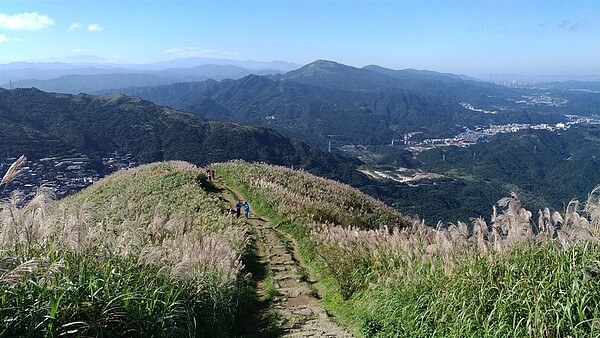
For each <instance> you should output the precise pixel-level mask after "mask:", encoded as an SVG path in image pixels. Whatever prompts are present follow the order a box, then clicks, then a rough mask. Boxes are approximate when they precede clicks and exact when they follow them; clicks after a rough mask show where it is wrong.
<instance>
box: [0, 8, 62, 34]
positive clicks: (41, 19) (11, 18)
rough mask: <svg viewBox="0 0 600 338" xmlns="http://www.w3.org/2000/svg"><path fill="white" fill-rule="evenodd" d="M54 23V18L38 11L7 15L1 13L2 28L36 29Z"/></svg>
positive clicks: (0, 25)
mask: <svg viewBox="0 0 600 338" xmlns="http://www.w3.org/2000/svg"><path fill="white" fill-rule="evenodd" d="M53 23H54V19H52V18H51V17H49V16H47V15H41V14H38V13H36V12H32V13H20V14H14V15H7V14H3V13H0V28H4V29H13V30H23V31H36V30H40V29H44V28H46V27H48V26H50V25H52V24H53Z"/></svg>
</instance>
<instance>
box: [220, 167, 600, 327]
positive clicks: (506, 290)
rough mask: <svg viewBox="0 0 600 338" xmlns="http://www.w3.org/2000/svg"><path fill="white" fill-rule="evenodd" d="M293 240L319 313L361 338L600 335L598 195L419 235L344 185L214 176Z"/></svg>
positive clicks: (235, 172)
mask: <svg viewBox="0 0 600 338" xmlns="http://www.w3.org/2000/svg"><path fill="white" fill-rule="evenodd" d="M216 168H217V171H218V172H219V173H221V174H222V175H223V176H224V177H225V179H226V180H227V181H228V183H229V184H230V185H232V186H235V187H236V188H237V189H239V190H240V191H242V192H243V194H245V196H248V197H249V198H252V200H251V203H253V205H254V206H255V208H256V209H258V210H260V211H261V212H263V213H265V214H268V215H269V216H270V217H272V219H273V220H276V221H277V222H279V225H280V226H281V227H282V228H283V229H284V230H286V231H288V232H290V233H291V234H293V235H294V237H295V238H296V239H297V240H298V241H299V243H300V246H301V251H302V253H303V255H304V256H305V258H306V259H307V260H308V261H309V262H310V264H311V265H312V266H313V268H314V269H315V270H316V271H317V274H318V275H319V277H320V278H319V279H320V280H322V281H323V283H324V284H325V286H326V289H327V296H326V299H325V303H326V305H327V306H328V307H329V308H330V310H333V311H334V312H336V313H337V314H338V315H339V316H341V317H342V318H343V320H344V321H345V322H347V323H350V324H352V323H354V324H358V325H357V330H358V331H359V332H360V333H362V334H364V335H365V336H367V337H389V336H400V337H431V336H438V337H508V336H511V337H565V336H573V337H592V336H598V335H599V334H600V244H599V243H598V240H599V239H600V187H598V188H596V189H594V191H592V192H591V193H590V195H589V198H588V200H587V201H586V203H585V204H583V205H581V204H580V203H578V202H577V201H571V202H570V203H569V204H568V207H567V208H566V210H564V212H562V213H561V212H551V211H550V210H548V209H544V210H541V211H539V216H538V217H533V214H532V213H531V212H530V211H527V210H525V209H524V208H523V205H522V204H521V203H520V201H519V200H518V198H517V197H516V196H511V197H506V198H503V199H501V200H500V201H498V203H497V206H494V208H493V214H492V217H491V224H487V223H486V222H485V220H483V219H482V218H478V219H473V220H472V223H471V224H465V223H458V224H449V225H445V224H441V223H440V224H439V225H438V226H437V227H436V228H432V227H428V226H425V225H424V224H423V223H422V222H420V221H418V220H408V219H406V218H405V217H402V216H401V215H399V214H397V213H396V212H394V211H393V210H392V209H391V208H388V207H386V206H385V205H383V204H381V203H379V202H378V201H376V200H373V199H371V198H369V197H367V196H365V195H363V194H361V193H359V192H357V191H356V190H353V189H351V188H349V187H348V186H346V185H343V184H339V183H336V182H332V181H328V180H324V179H321V178H317V177H314V176H312V175H310V174H308V173H305V172H298V171H293V170H289V169H286V168H282V167H275V166H269V165H257V164H248V163H243V162H230V163H225V164H220V165H217V166H216Z"/></svg>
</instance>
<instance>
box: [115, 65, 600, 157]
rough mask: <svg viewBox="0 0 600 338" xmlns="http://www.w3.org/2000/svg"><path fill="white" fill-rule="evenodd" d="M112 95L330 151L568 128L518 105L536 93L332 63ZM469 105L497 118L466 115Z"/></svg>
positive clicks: (557, 114) (550, 114)
mask: <svg viewBox="0 0 600 338" xmlns="http://www.w3.org/2000/svg"><path fill="white" fill-rule="evenodd" d="M109 92H121V93H125V94H127V95H133V96H139V97H142V98H144V99H147V100H150V101H153V102H155V103H157V104H161V105H167V106H170V107H174V108H176V109H180V110H184V111H189V112H194V113H196V114H199V115H201V116H204V117H207V118H211V119H222V120H232V121H237V122H239V123H250V124H263V125H267V126H270V127H272V128H274V129H276V130H278V131H279V132H281V133H282V134H284V135H286V136H290V137H298V138H300V139H302V140H304V141H306V142H308V143H310V144H313V145H318V146H321V147H323V148H324V147H327V146H328V145H329V142H331V143H332V144H333V145H334V146H339V145H344V144H389V143H391V141H392V140H394V139H402V138H403V135H404V134H405V133H408V132H422V133H424V135H426V136H429V137H439V136H450V135H453V134H455V133H458V132H459V131H461V130H462V128H463V127H464V126H473V125H479V124H490V123H493V124H505V123H541V122H547V123H556V122H560V121H562V120H564V117H563V116H562V115H561V111H560V108H561V107H553V108H548V107H541V106H535V105H528V104H526V103H518V102H521V101H523V96H524V95H537V94H536V93H534V92H533V91H532V90H525V89H515V88H507V87H502V86H498V85H494V84H490V83H485V82H479V81H474V80H471V79H466V78H464V77H460V76H456V75H452V74H442V73H436V72H430V71H416V70H392V69H386V68H381V67H377V66H367V67H364V68H354V67H350V66H346V65H342V64H339V63H335V62H332V61H325V60H319V61H316V62H313V63H311V64H308V65H305V66H303V67H302V68H300V69H297V70H293V71H290V72H287V73H284V74H277V75H272V76H256V75H249V76H246V77H244V78H242V79H239V80H233V81H232V80H224V81H220V82H217V81H214V80H207V81H202V82H188V83H177V84H171V85H160V86H150V87H137V88H121V89H115V90H112V91H109ZM579 95H586V94H584V93H579ZM523 102H524V101H523ZM569 102H570V104H573V103H574V102H575V103H576V102H577V101H576V100H571V101H569ZM464 103H469V104H470V105H471V106H474V107H477V108H481V109H484V110H489V111H494V112H497V113H496V114H485V113H482V112H481V111H477V110H474V109H467V108H466V107H465V104H464ZM588 106H593V105H592V104H591V102H590V104H588ZM574 107H575V106H574ZM586 107H587V106H586ZM596 110H598V108H596ZM570 111H571V112H572V113H573V112H574V111H575V109H571V110H570Z"/></svg>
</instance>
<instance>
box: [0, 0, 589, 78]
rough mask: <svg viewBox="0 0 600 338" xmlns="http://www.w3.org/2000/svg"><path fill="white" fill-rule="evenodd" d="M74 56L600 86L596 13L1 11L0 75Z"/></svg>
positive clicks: (223, 2)
mask: <svg viewBox="0 0 600 338" xmlns="http://www.w3.org/2000/svg"><path fill="white" fill-rule="evenodd" d="M77 55H89V56H95V57H101V58H103V59H105V60H107V61H110V62H114V63H151V62H156V61H164V60H169V59H173V58H182V57H193V56H199V57H212V58H225V59H235V60H255V61H273V60H281V61H287V62H293V63H298V64H307V63H310V62H313V61H315V60H318V59H324V60H332V61H336V62H339V63H343V64H346V65H350V66H354V67H363V66H365V65H370V64H376V65H379V66H382V67H387V68H392V69H406V68H414V69H427V70H434V71H439V72H450V73H456V74H465V75H470V76H481V75H483V74H522V75H570V74H573V75H594V76H596V75H597V76H598V77H600V1H598V0H590V1H545V0H524V1H517V0H511V1H494V0H487V1H483V0H482V1H473V0H471V1H451V0H447V1H428V0H422V1H402V0H398V1H392V0H388V1H366V0H364V1H358V0H350V1H317V0H302V1H299V0H297V1H291V0H271V1H250V0H247V1H229V0H220V1H201V0H195V1H193V0H187V1H186V0H174V1H173V0H171V1H166V0H154V1H153V0H104V1H88V0H77V1H61V0H43V1H27V0H0V64H2V63H9V62H18V61H43V60H50V59H60V58H65V57H72V56H77ZM0 67H1V66H0ZM0 71H1V68H0Z"/></svg>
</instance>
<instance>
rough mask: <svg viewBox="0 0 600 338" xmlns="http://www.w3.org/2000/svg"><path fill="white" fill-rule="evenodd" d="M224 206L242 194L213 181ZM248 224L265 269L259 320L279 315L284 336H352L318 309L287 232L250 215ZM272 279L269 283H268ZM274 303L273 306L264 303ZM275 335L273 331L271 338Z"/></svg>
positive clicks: (315, 293)
mask: <svg viewBox="0 0 600 338" xmlns="http://www.w3.org/2000/svg"><path fill="white" fill-rule="evenodd" d="M213 183H214V184H215V187H216V188H217V189H216V190H217V192H218V193H219V195H220V196H221V199H222V200H223V202H224V203H227V204H228V206H231V207H233V206H234V205H235V203H236V201H238V200H243V198H242V197H241V196H240V194H239V193H238V192H236V191H233V190H230V189H229V188H228V187H226V186H225V185H224V183H223V182H222V181H220V180H216V181H215V182H213ZM250 216H251V217H250V219H248V220H247V222H248V223H249V224H250V225H252V227H253V228H254V229H255V237H256V238H255V239H254V240H255V241H256V244H257V248H258V256H259V257H258V258H259V261H260V263H261V264H262V265H264V266H265V267H266V271H265V272H266V273H264V274H263V275H264V276H260V277H259V280H257V282H258V285H257V292H258V297H259V302H261V303H263V304H262V306H260V307H259V309H260V310H259V311H260V312H261V313H259V314H258V317H259V318H260V319H259V321H260V320H262V321H264V319H265V318H267V317H268V316H269V313H268V312H269V311H274V312H275V313H276V315H277V316H276V319H275V322H276V324H277V328H276V329H275V331H277V335H279V336H281V337H353V336H352V335H351V334H350V333H349V332H348V331H347V330H346V329H344V328H342V327H339V326H338V325H336V324H335V323H333V322H332V321H331V319H330V318H329V316H328V315H327V313H326V312H325V310H324V309H323V308H321V307H319V306H318V291H317V290H316V289H315V288H314V287H313V284H314V283H312V282H309V280H310V276H309V275H308V272H307V271H308V270H307V268H306V267H305V266H304V264H303V262H302V260H301V259H300V256H299V253H298V247H297V244H296V243H295V241H294V240H293V238H291V236H289V235H288V234H287V233H284V232H282V231H279V230H277V229H275V228H274V227H273V225H272V224H271V222H270V220H268V219H267V218H265V217H261V216H260V215H256V214H251V215H250ZM269 277H270V282H269ZM269 302H272V303H271V304H272V306H269V305H270V304H265V303H269ZM272 334H274V333H273V331H272V330H271V335H272Z"/></svg>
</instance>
